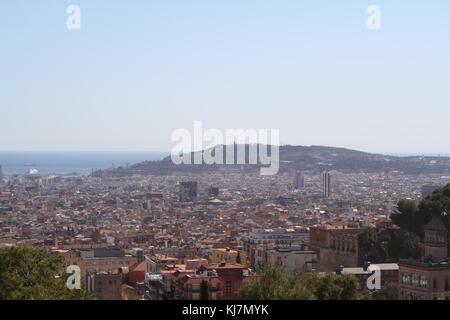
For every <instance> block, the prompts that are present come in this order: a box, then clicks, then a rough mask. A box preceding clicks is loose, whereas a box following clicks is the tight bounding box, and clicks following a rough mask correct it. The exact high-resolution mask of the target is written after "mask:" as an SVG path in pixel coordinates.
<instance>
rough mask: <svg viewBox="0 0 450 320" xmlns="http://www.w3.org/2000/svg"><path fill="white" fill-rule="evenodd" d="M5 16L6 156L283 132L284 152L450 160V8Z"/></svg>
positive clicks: (15, 5)
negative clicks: (183, 131)
mask: <svg viewBox="0 0 450 320" xmlns="http://www.w3.org/2000/svg"><path fill="white" fill-rule="evenodd" d="M70 4H72V3H71V2H69V1H38V2H33V1H14V2H2V3H1V4H0V26H1V27H0V38H1V39H2V50H1V51H0V57H1V61H2V62H3V64H2V75H1V76H0V84H1V85H0V105H1V107H0V108H1V112H2V120H3V121H2V125H1V127H0V134H1V136H3V137H8V138H7V139H1V140H0V150H3V151H8V150H9V151H17V150H26V151H170V149H171V147H172V144H171V141H170V135H171V132H172V131H173V130H175V129H177V128H187V129H191V128H192V123H193V121H195V120H201V121H203V123H204V125H205V127H208V128H218V129H221V130H223V129H226V128H243V129H247V128H279V129H281V131H280V135H281V143H282V144H292V145H326V146H338V147H346V148H351V149H357V150H362V151H368V152H382V153H386V152H413V153H450V149H449V146H448V144H442V141H447V140H449V138H450V131H449V130H448V128H447V124H448V121H447V119H448V118H449V116H450V106H449V103H450V91H449V90H448V88H447V87H448V75H449V71H450V70H449V65H450V64H449V59H450V44H449V42H448V41H446V40H445V39H448V36H449V33H450V25H449V21H450V3H448V1H437V0H434V1H428V2H427V6H426V7H425V6H423V5H421V4H419V3H418V2H408V3H407V4H405V2H402V1H380V4H379V5H380V6H381V8H382V11H381V18H382V20H381V29H380V30H368V29H367V27H366V20H367V12H366V10H367V7H368V6H369V5H371V4H372V3H371V1H344V2H337V1H334V2H333V1H281V2H280V1H273V0H268V1H264V2H263V3H262V2H261V1H189V3H187V2H186V1H134V2H133V5H132V6H126V7H125V6H124V5H123V4H121V3H120V2H112V1H85V0H79V1H76V4H77V5H78V6H79V7H80V8H81V29H80V30H68V29H67V28H66V19H67V16H68V15H67V14H66V8H67V6H68V5H70Z"/></svg>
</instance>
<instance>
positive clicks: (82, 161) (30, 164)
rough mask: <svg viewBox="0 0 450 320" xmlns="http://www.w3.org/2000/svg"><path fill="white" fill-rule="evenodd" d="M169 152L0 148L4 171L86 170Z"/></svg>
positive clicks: (132, 162)
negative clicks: (3, 149)
mask: <svg viewBox="0 0 450 320" xmlns="http://www.w3.org/2000/svg"><path fill="white" fill-rule="evenodd" d="M169 154H170V153H169V152H75V151H73V152H31V151H20V152H19V151H0V166H1V167H2V170H3V174H5V175H8V174H25V173H28V172H29V171H30V170H33V169H34V170H37V171H38V173H39V174H62V175H65V174H67V175H72V174H89V173H90V172H91V171H92V170H96V169H108V168H112V167H119V166H125V165H127V164H129V165H132V164H135V163H138V162H142V161H146V160H148V161H155V160H161V159H163V158H164V157H166V156H168V155H169Z"/></svg>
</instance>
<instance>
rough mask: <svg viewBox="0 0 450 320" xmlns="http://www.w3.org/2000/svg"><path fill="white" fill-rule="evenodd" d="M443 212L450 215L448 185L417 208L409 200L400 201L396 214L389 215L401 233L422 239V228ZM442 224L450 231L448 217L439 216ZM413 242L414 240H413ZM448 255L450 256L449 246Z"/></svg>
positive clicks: (449, 219) (435, 192) (449, 190)
mask: <svg viewBox="0 0 450 320" xmlns="http://www.w3.org/2000/svg"><path fill="white" fill-rule="evenodd" d="M443 211H446V212H448V213H450V184H448V185H446V186H445V187H443V188H439V189H437V190H435V191H434V192H433V193H432V194H431V195H430V196H428V197H427V198H425V199H423V200H422V201H421V202H420V203H419V205H418V206H416V205H415V204H414V202H413V201H410V200H401V201H399V203H398V206H397V212H395V213H393V214H392V215H391V219H392V222H394V223H395V224H396V225H398V226H399V227H400V228H401V229H402V230H403V231H407V232H410V233H413V234H415V235H417V236H418V237H419V238H420V239H423V237H424V226H425V225H426V224H427V223H428V222H429V221H430V220H431V218H432V217H433V216H434V215H441V213H442V212H443ZM441 219H442V222H443V223H444V225H445V226H446V227H447V229H449V230H450V215H449V214H447V215H443V216H441ZM413 242H415V240H413ZM448 249H449V255H450V246H449V247H448Z"/></svg>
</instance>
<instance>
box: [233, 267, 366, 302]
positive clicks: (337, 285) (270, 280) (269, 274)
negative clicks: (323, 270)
mask: <svg viewBox="0 0 450 320" xmlns="http://www.w3.org/2000/svg"><path fill="white" fill-rule="evenodd" d="M358 287H359V284H358V281H357V279H356V278H355V277H354V276H351V275H336V274H331V273H328V274H319V273H316V272H307V273H300V274H298V275H294V276H288V275H286V274H285V273H284V272H283V270H282V268H281V267H280V266H278V265H275V266H270V265H268V266H265V267H264V268H263V269H262V270H261V272H260V273H259V274H258V275H257V276H256V278H254V279H253V280H251V281H250V282H249V283H247V284H245V285H244V286H243V287H242V289H241V291H240V297H241V299H243V300H357V299H363V298H364V296H363V295H362V294H361V293H359V292H358Z"/></svg>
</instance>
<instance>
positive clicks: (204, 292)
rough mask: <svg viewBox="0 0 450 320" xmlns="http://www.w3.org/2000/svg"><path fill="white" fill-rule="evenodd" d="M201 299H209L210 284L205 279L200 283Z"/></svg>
mask: <svg viewBox="0 0 450 320" xmlns="http://www.w3.org/2000/svg"><path fill="white" fill-rule="evenodd" d="M200 300H209V284H208V282H206V281H205V280H203V281H202V282H201V283H200Z"/></svg>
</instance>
